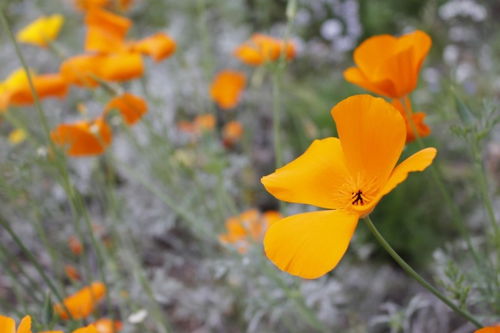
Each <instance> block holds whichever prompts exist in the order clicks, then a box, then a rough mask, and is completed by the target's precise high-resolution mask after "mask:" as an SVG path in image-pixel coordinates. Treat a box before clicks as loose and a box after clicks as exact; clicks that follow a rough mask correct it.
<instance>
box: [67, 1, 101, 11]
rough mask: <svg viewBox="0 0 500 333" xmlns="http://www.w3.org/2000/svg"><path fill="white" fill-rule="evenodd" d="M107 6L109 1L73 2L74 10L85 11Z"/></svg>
mask: <svg viewBox="0 0 500 333" xmlns="http://www.w3.org/2000/svg"><path fill="white" fill-rule="evenodd" d="M108 4H109V0H75V5H76V8H78V9H80V10H83V11H87V10H90V9H95V8H103V7H106V6H107V5H108Z"/></svg>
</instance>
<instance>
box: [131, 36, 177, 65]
mask: <svg viewBox="0 0 500 333" xmlns="http://www.w3.org/2000/svg"><path fill="white" fill-rule="evenodd" d="M175 49H176V43H175V41H174V40H173V39H172V38H171V37H170V36H169V35H167V34H165V33H163V32H158V33H156V34H154V35H152V36H149V37H146V38H144V39H141V40H138V41H136V42H131V43H130V50H131V51H134V52H139V53H142V54H146V55H148V56H150V57H151V58H153V60H155V61H156V62H158V61H162V60H163V59H166V58H168V57H170V56H171V55H172V54H173V53H174V52H175Z"/></svg>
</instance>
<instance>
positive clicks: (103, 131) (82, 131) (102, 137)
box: [50, 117, 112, 157]
mask: <svg viewBox="0 0 500 333" xmlns="http://www.w3.org/2000/svg"><path fill="white" fill-rule="evenodd" d="M50 137H51V138H52V141H54V143H55V144H57V145H60V146H64V147H65V148H66V152H67V154H68V155H69V156H75V157H77V156H91V155H99V154H102V153H103V152H104V150H105V149H106V148H107V147H108V146H109V145H110V144H111V140H112V134H111V128H110V127H109V125H108V124H107V123H106V122H105V120H104V118H102V117H99V118H97V119H95V120H93V121H79V122H76V123H72V124H61V125H59V126H57V127H56V128H55V129H53V130H52V131H51V133H50Z"/></svg>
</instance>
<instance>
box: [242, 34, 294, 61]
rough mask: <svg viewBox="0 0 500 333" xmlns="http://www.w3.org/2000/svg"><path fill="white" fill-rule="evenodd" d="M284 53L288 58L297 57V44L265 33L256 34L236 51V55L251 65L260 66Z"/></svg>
mask: <svg viewBox="0 0 500 333" xmlns="http://www.w3.org/2000/svg"><path fill="white" fill-rule="evenodd" d="M283 53H284V57H285V59H286V60H291V59H293V58H294V57H295V45H294V44H293V43H291V42H286V43H285V42H284V41H281V40H279V39H276V38H273V37H270V36H266V35H263V34H254V35H253V36H252V37H251V38H250V40H248V41H246V42H245V43H243V44H242V45H240V46H239V47H238V48H236V50H235V51H234V56H235V57H236V58H238V59H239V60H241V61H242V62H243V63H245V64H247V65H250V66H259V65H262V64H264V63H266V62H269V61H275V60H278V59H279V58H280V57H281V55H282V54H283Z"/></svg>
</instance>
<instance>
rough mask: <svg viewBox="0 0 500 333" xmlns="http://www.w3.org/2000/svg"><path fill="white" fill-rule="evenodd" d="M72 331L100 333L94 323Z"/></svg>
mask: <svg viewBox="0 0 500 333" xmlns="http://www.w3.org/2000/svg"><path fill="white" fill-rule="evenodd" d="M73 333H100V332H99V331H98V330H97V328H96V327H95V326H94V325H89V326H86V327H82V328H79V329H77V330H74V331H73Z"/></svg>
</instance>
